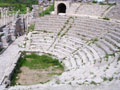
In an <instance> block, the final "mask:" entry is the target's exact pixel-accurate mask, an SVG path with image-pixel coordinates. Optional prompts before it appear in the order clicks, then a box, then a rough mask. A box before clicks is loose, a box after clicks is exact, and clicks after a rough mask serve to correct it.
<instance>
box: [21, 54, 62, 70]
mask: <svg viewBox="0 0 120 90" xmlns="http://www.w3.org/2000/svg"><path fill="white" fill-rule="evenodd" d="M22 59H23V60H24V64H23V65H24V66H26V67H29V68H30V69H45V68H48V67H51V66H55V67H56V68H60V69H62V70H63V69H64V68H63V66H62V65H61V64H60V63H59V61H58V60H57V59H53V58H52V57H50V56H48V55H42V56H39V55H36V54H31V55H25V56H24V57H23V58H22Z"/></svg>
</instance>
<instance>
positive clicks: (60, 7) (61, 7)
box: [57, 3, 66, 14]
mask: <svg viewBox="0 0 120 90" xmlns="http://www.w3.org/2000/svg"><path fill="white" fill-rule="evenodd" d="M57 9H58V10H57V11H58V12H57V14H59V13H66V5H65V4H63V3H61V4H59V5H58V7H57Z"/></svg>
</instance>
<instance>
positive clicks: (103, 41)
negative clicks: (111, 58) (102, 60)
mask: <svg viewBox="0 0 120 90" xmlns="http://www.w3.org/2000/svg"><path fill="white" fill-rule="evenodd" d="M101 41H102V43H104V44H106V46H108V47H109V48H110V49H111V50H112V51H114V52H115V51H118V50H119V49H118V48H116V47H115V46H114V45H112V44H111V43H109V42H107V41H106V40H105V39H102V40H101Z"/></svg>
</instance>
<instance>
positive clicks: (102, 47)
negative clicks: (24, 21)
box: [95, 41, 113, 54]
mask: <svg viewBox="0 0 120 90" xmlns="http://www.w3.org/2000/svg"><path fill="white" fill-rule="evenodd" d="M95 44H96V45H97V46H98V47H99V48H101V49H102V50H103V51H105V53H106V54H113V51H111V50H110V48H109V47H107V46H106V45H105V44H104V43H102V42H101V41H98V42H96V43H95Z"/></svg>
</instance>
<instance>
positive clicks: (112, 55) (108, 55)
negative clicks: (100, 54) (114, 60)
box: [105, 53, 115, 58]
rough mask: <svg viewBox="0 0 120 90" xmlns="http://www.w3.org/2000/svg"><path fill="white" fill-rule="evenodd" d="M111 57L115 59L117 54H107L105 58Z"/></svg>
mask: <svg viewBox="0 0 120 90" xmlns="http://www.w3.org/2000/svg"><path fill="white" fill-rule="evenodd" d="M110 56H111V57H115V54H114V53H113V54H106V55H105V58H109V57H110Z"/></svg>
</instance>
